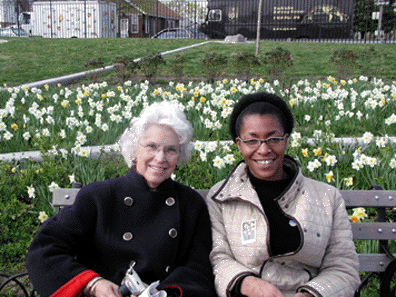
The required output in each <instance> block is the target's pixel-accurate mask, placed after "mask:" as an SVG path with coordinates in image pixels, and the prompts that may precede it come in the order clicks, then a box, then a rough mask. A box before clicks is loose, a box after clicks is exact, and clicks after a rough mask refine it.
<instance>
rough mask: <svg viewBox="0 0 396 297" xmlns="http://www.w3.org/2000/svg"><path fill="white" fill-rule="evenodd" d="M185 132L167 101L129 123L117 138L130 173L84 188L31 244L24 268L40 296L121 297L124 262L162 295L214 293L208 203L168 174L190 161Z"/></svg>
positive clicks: (189, 132) (188, 132) (181, 115)
mask: <svg viewBox="0 0 396 297" xmlns="http://www.w3.org/2000/svg"><path fill="white" fill-rule="evenodd" d="M191 137H192V127H191V124H190V123H189V122H188V120H187V119H186V116H185V115H184V113H183V112H182V111H181V110H180V109H179V108H178V107H177V106H176V105H174V104H172V103H170V102H168V101H163V102H160V103H157V102H156V103H153V104H152V105H150V106H148V107H146V108H145V109H144V110H143V111H142V112H141V113H140V115H139V117H137V118H134V119H133V120H132V121H131V125H130V127H129V128H128V129H126V130H125V132H124V133H123V134H122V136H121V137H120V139H119V145H120V148H121V153H122V155H123V157H124V159H125V161H126V163H127V165H128V167H130V170H129V172H128V173H127V174H126V175H125V176H122V177H119V178H115V179H112V180H106V181H100V182H94V183H91V184H89V185H87V186H85V187H83V188H82V189H81V190H80V191H79V193H78V195H77V197H76V200H75V202H74V204H73V205H72V206H70V207H65V208H63V209H62V211H61V212H60V213H59V214H57V215H55V216H54V217H52V218H51V219H49V220H47V221H46V222H45V223H44V224H43V226H42V228H41V230H40V231H39V232H38V233H37V235H36V236H35V238H34V240H33V242H32V244H31V246H30V247H29V252H28V257H27V263H26V266H27V269H28V272H29V275H30V278H31V281H32V283H33V285H34V286H35V288H36V289H37V291H38V293H39V294H40V296H42V297H45V296H56V297H58V296H59V297H60V296H62V297H68V296H70V297H72V296H79V295H83V296H84V295H86V296H96V297H102V296H106V297H115V296H120V293H119V292H118V289H119V285H120V284H121V281H122V279H123V278H124V276H125V273H126V271H127V270H128V268H129V267H130V263H133V269H134V270H135V271H136V272H137V273H138V275H139V276H140V279H141V280H142V281H143V282H144V283H146V284H150V283H153V282H155V281H157V280H159V281H160V284H159V286H158V289H160V290H163V291H165V292H166V293H167V296H170V297H173V296H175V297H178V296H186V297H195V296H197V297H198V296H215V290H214V285H213V275H212V270H211V266H210V262H209V252H210V250H211V247H212V241H211V228H210V220H209V214H208V210H207V207H206V204H205V202H204V201H203V199H202V198H201V196H200V195H199V194H198V193H197V192H196V191H194V190H193V189H191V188H189V187H187V186H185V185H182V184H180V183H178V182H175V181H173V180H172V179H171V178H170V177H171V174H172V172H173V171H174V170H175V168H176V165H177V164H181V163H183V162H185V161H187V160H188V158H189V156H190V153H191V145H190V140H191ZM132 296H135V295H132Z"/></svg>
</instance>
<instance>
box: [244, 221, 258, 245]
mask: <svg viewBox="0 0 396 297" xmlns="http://www.w3.org/2000/svg"><path fill="white" fill-rule="evenodd" d="M255 241H256V220H255V219H252V220H248V221H244V222H242V244H248V243H251V242H255Z"/></svg>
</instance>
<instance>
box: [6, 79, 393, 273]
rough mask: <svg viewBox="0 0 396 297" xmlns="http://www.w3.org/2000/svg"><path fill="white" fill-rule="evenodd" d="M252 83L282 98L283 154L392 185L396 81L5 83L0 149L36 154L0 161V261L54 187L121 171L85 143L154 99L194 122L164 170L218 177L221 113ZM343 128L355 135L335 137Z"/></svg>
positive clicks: (18, 247) (229, 150) (43, 213)
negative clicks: (289, 119)
mask: <svg viewBox="0 0 396 297" xmlns="http://www.w3.org/2000/svg"><path fill="white" fill-rule="evenodd" d="M256 91H267V92H275V93H276V94H278V95H280V96H281V97H283V98H285V100H286V101H287V102H288V103H289V105H290V107H291V110H292V112H293V115H294V118H295V122H296V128H295V132H294V133H293V134H292V135H290V140H289V149H288V152H287V153H288V154H289V155H291V156H293V157H294V158H296V159H297V160H298V162H299V163H300V164H301V168H302V171H303V172H304V174H306V175H307V176H309V177H312V178H315V179H318V180H321V181H324V182H326V183H329V184H332V185H334V186H336V187H338V188H342V189H368V188H370V186H371V185H373V184H378V185H381V186H382V187H383V188H384V189H396V174H395V173H396V142H395V138H394V136H395V127H396V115H395V110H396V82H391V83H385V82H384V81H382V80H379V79H374V80H372V81H368V80H367V78H366V77H360V78H357V79H351V80H348V81H343V80H341V81H338V80H336V79H334V78H332V77H329V78H327V79H326V80H325V81H309V80H301V81H299V82H297V83H296V84H293V85H291V86H290V87H289V88H287V89H285V88H282V87H281V85H280V83H279V82H278V81H275V82H273V83H267V82H264V81H263V80H261V79H259V80H251V81H249V82H244V81H239V80H223V81H217V82H215V83H214V84H208V83H204V82H201V83H192V82H191V83H186V84H182V83H169V85H166V86H162V87H158V86H157V87H156V86H152V85H150V84H149V83H147V82H146V83H139V84H135V85H134V84H132V83H131V82H130V81H127V82H125V83H124V84H123V85H122V86H119V87H117V88H112V87H110V86H108V85H107V83H106V82H103V83H96V84H91V85H88V86H84V85H82V86H81V87H79V88H77V89H75V90H74V89H71V88H67V87H62V86H58V87H48V86H46V87H45V88H44V89H20V88H10V89H9V90H8V92H2V93H0V102H2V103H1V104H2V109H0V135H1V145H0V152H1V153H9V152H18V151H31V150H39V151H41V152H42V153H43V154H42V157H43V160H42V162H34V161H32V160H13V161H10V162H0V176H1V183H0V197H1V198H0V207H1V209H2V210H3V211H2V212H1V213H0V230H1V232H0V240H1V242H2V245H1V246H0V252H1V254H2V255H4V257H2V259H0V266H1V265H6V263H13V261H15V259H19V258H20V259H23V258H24V256H25V253H26V248H27V246H28V244H29V243H30V240H31V238H32V235H33V234H34V233H35V232H36V231H37V230H38V228H39V227H40V223H41V222H42V221H44V220H45V219H46V218H47V217H48V216H51V215H53V214H54V213H56V212H57V211H58V209H57V208H54V207H52V205H51V198H52V197H51V191H52V190H53V189H54V188H56V187H71V183H72V182H73V181H78V182H81V183H82V184H88V183H90V182H92V181H96V180H104V179H108V178H113V177H116V176H119V175H122V174H125V173H126V172H127V170H128V169H127V167H126V165H125V164H124V162H123V160H122V158H121V157H120V156H119V155H118V154H112V153H105V152H103V153H102V156H101V158H97V159H96V158H95V159H93V158H91V157H90V151H89V149H88V148H87V146H92V145H106V144H114V143H115V142H116V140H117V137H118V136H119V135H120V134H121V132H122V131H123V130H124V129H125V128H126V127H127V126H128V124H129V121H130V120H131V119H132V118H133V117H134V116H136V115H137V114H138V113H139V112H140V110H141V109H142V108H143V107H144V106H146V105H148V104H150V103H151V102H153V101H155V100H170V101H172V102H174V103H175V104H178V105H180V107H181V108H182V109H184V111H185V113H186V114H187V116H188V118H189V120H190V121H191V122H192V125H193V128H194V137H195V143H194V148H195V149H194V150H193V155H192V158H191V159H190V161H189V162H188V163H187V164H184V165H182V166H180V167H179V168H178V169H177V170H176V171H175V174H174V176H173V177H174V178H175V179H176V180H178V181H181V182H183V183H185V184H187V185H190V186H192V187H194V188H196V189H205V188H210V187H211V186H212V185H213V184H214V183H215V182H217V181H219V180H221V179H223V178H225V177H226V175H227V173H228V172H229V171H230V169H231V168H232V167H233V166H235V164H236V163H237V162H238V161H240V160H241V156H240V155H239V153H238V151H237V148H236V146H235V145H234V144H233V143H232V142H231V141H229V133H228V116H229V115H230V113H231V111H232V107H233V104H234V103H235V102H236V101H237V100H238V99H239V98H240V97H241V96H242V95H243V94H247V93H251V92H256ZM346 136H348V137H352V139H354V138H359V139H360V142H349V143H343V142H342V141H335V137H337V138H339V137H346ZM227 140H228V142H222V141H227ZM115 150H117V146H115ZM391 211H392V210H391ZM360 214H361V213H360ZM368 214H369V215H370V212H368ZM352 215H353V214H351V216H352ZM392 216H393V214H392V213H391V214H390V217H392ZM355 217H356V216H353V219H355ZM351 218H352V217H351Z"/></svg>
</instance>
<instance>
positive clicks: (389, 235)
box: [351, 222, 396, 240]
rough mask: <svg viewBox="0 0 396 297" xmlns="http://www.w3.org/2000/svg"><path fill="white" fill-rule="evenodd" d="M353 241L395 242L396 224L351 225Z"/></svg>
mask: <svg viewBox="0 0 396 297" xmlns="http://www.w3.org/2000/svg"><path fill="white" fill-rule="evenodd" d="M351 225H352V232H353V238H354V239H364V240H367V239H373V240H396V223H376V222H371V223H351Z"/></svg>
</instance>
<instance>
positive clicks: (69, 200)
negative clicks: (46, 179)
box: [52, 188, 80, 206]
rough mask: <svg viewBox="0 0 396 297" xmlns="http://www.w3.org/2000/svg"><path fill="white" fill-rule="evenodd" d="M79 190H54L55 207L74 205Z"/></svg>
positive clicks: (53, 202)
mask: <svg viewBox="0 0 396 297" xmlns="http://www.w3.org/2000/svg"><path fill="white" fill-rule="evenodd" d="M79 190H80V189H78V188H65V189H54V191H53V192H52V205H53V206H67V205H72V204H73V203H74V200H75V199H76V196H77V193H78V191H79Z"/></svg>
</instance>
